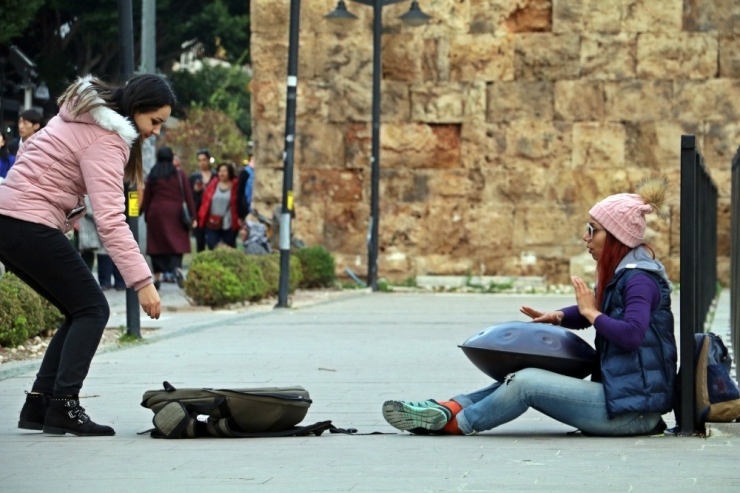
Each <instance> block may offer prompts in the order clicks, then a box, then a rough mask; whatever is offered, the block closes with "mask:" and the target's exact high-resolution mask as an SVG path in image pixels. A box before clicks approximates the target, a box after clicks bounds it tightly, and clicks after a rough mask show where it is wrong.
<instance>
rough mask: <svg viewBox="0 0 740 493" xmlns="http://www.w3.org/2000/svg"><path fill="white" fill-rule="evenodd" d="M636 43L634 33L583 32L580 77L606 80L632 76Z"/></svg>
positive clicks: (633, 74) (635, 60) (634, 70)
mask: <svg viewBox="0 0 740 493" xmlns="http://www.w3.org/2000/svg"><path fill="white" fill-rule="evenodd" d="M636 45H637V35H636V34H630V33H619V34H584V35H583V37H582V38H581V77H583V78H588V79H606V80H622V79H632V78H634V77H635V73H636V67H637V58H636V56H635V51H636V49H635V47H636Z"/></svg>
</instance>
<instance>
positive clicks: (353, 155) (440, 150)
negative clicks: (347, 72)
mask: <svg viewBox="0 0 740 493" xmlns="http://www.w3.org/2000/svg"><path fill="white" fill-rule="evenodd" d="M460 140H461V139H460V125H456V124H449V125H443V124H438V125H427V124H418V123H416V124H402V123H399V124H395V123H388V124H384V125H382V126H381V128H380V163H381V169H387V168H407V169H417V168H432V169H449V168H458V167H460ZM346 146H347V166H348V167H353V168H364V167H366V166H369V162H370V161H369V157H370V154H371V128H370V126H369V125H360V124H356V125H350V126H348V128H347V134H346Z"/></svg>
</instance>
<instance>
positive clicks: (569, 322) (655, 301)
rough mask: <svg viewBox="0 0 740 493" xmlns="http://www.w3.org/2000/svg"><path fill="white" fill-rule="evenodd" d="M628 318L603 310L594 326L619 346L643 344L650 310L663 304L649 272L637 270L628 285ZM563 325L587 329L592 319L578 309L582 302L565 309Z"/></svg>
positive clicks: (629, 346)
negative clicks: (612, 314)
mask: <svg viewBox="0 0 740 493" xmlns="http://www.w3.org/2000/svg"><path fill="white" fill-rule="evenodd" d="M624 304H625V306H624V320H615V319H613V318H611V317H609V316H607V315H604V314H603V313H602V314H601V315H599V316H598V317H596V319H595V320H594V328H595V329H596V332H598V333H599V334H600V335H601V336H602V337H604V338H605V339H607V340H608V341H610V342H612V343H614V344H616V345H617V346H619V347H621V348H623V349H625V350H627V351H632V350H634V349H637V348H638V347H640V345H641V344H642V341H643V339H644V338H645V334H646V333H647V329H648V326H649V325H650V314H651V313H652V311H653V310H655V309H656V308H658V306H659V304H660V290H659V289H658V284H657V283H656V282H655V280H653V279H652V278H651V277H650V276H649V275H647V274H635V275H634V276H632V277H631V278H630V280H629V281H627V285H626V286H625V289H624ZM561 311H562V312H563V313H564V315H565V316H564V317H563V320H562V322H561V324H560V325H562V326H563V327H565V328H568V329H585V328H586V327H589V326H591V322H589V321H588V319H587V318H586V317H584V316H583V315H581V313H580V312H579V311H578V305H573V306H569V307H567V308H563V309H561Z"/></svg>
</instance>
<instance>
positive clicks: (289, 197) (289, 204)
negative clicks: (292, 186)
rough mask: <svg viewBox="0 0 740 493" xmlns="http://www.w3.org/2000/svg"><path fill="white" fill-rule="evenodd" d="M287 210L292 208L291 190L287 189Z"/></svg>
mask: <svg viewBox="0 0 740 493" xmlns="http://www.w3.org/2000/svg"><path fill="white" fill-rule="evenodd" d="M288 210H289V211H292V210H293V190H290V191H288Z"/></svg>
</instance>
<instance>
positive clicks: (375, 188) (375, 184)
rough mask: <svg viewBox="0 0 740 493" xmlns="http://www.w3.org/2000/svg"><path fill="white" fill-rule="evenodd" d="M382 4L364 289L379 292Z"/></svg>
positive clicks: (379, 4)
mask: <svg viewBox="0 0 740 493" xmlns="http://www.w3.org/2000/svg"><path fill="white" fill-rule="evenodd" d="M382 34H383V0H375V2H374V3H373V134H372V158H371V163H370V165H371V166H372V171H371V178H370V179H371V182H370V225H369V227H370V232H369V233H370V234H369V235H368V256H367V285H368V286H370V287H371V288H372V290H373V291H377V290H378V231H379V227H378V226H379V222H380V217H379V216H380V211H379V206H378V200H379V197H378V196H379V195H380V77H381V74H382V54H381V50H382V43H381V35H382Z"/></svg>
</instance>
